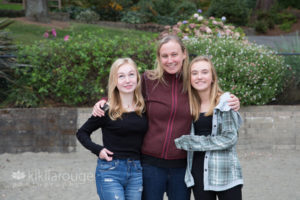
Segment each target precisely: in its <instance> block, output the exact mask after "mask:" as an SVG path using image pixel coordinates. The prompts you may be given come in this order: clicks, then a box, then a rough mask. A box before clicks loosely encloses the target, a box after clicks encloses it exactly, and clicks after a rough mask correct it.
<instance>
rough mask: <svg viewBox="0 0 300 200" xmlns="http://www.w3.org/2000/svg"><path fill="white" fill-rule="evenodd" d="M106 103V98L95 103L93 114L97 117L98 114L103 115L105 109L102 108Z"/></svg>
mask: <svg viewBox="0 0 300 200" xmlns="http://www.w3.org/2000/svg"><path fill="white" fill-rule="evenodd" d="M105 103H106V100H101V101H98V102H97V103H96V104H95V105H94V108H93V112H92V115H93V116H94V117H97V116H98V117H103V116H104V115H105V111H104V110H102V109H101V108H102V107H103V106H104V104H105Z"/></svg>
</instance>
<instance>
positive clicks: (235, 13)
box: [207, 0, 249, 25]
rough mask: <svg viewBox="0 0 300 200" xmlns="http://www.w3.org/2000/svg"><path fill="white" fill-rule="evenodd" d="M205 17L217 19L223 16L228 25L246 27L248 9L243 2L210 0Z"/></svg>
mask: <svg viewBox="0 0 300 200" xmlns="http://www.w3.org/2000/svg"><path fill="white" fill-rule="evenodd" d="M207 15H208V16H214V17H219V18H220V17H222V16H225V17H226V18H227V20H228V22H230V23H233V24H236V25H246V24H247V22H248V18H249V9H248V8H247V4H246V1H245V0H212V2H211V4H210V7H209V9H208V11H207Z"/></svg>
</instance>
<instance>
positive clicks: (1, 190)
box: [0, 150, 300, 200]
mask: <svg viewBox="0 0 300 200" xmlns="http://www.w3.org/2000/svg"><path fill="white" fill-rule="evenodd" d="M239 157H240V160H241V165H242V168H243V175H244V180H245V184H244V188H243V199H245V200H284V199H289V200H299V199H300V189H299V186H300V151H296V150H295V151H292V150H286V151H283V150H282V151H272V152H252V151H246V150H240V151H239ZM95 163H96V161H95V157H94V155H92V154H91V153H89V152H88V151H86V150H80V151H78V152H77V153H69V154H62V153H29V152H28V153H22V154H0V199H1V200H28V199H30V200H52V199H53V200H57V199H62V200H68V199H70V200H71V199H76V200H87V199H88V200H97V199H98V197H97V194H96V188H95V182H94V170H95ZM165 199H167V198H165ZM192 199H193V198H192Z"/></svg>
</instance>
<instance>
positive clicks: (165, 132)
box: [142, 72, 192, 160]
mask: <svg viewBox="0 0 300 200" xmlns="http://www.w3.org/2000/svg"><path fill="white" fill-rule="evenodd" d="M164 79H165V80H166V82H167V85H166V84H164V83H160V82H158V81H157V80H150V79H148V78H147V75H146V73H144V74H143V76H142V92H143V96H144V98H145V102H146V106H147V117H148V131H147V133H146V135H145V137H144V142H143V146H142V153H143V154H145V155H148V156H152V157H155V158H161V159H166V160H174V159H185V158H186V151H183V150H179V149H177V148H176V146H175V143H174V139H176V138H178V137H180V136H181V135H183V134H189V132H190V127H191V122H192V117H191V114H190V108H189V99H188V95H187V93H186V92H185V93H182V89H183V80H182V76H178V75H176V74H168V73H166V72H165V73H164Z"/></svg>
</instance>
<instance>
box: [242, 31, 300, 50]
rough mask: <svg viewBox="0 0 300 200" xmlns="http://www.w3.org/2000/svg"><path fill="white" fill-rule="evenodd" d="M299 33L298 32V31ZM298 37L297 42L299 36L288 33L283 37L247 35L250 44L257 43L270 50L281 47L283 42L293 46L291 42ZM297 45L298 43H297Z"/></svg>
mask: <svg viewBox="0 0 300 200" xmlns="http://www.w3.org/2000/svg"><path fill="white" fill-rule="evenodd" d="M299 31H300V30H299ZM297 36H298V41H300V38H299V37H300V34H298V35H297V34H296V33H290V34H287V35H284V36H254V35H249V36H247V38H248V40H249V41H250V42H254V43H257V44H259V45H266V46H268V47H271V48H278V47H280V46H281V44H282V43H283V42H285V43H287V44H289V45H291V44H293V41H295V40H296V39H297ZM298 44H299V42H298Z"/></svg>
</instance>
